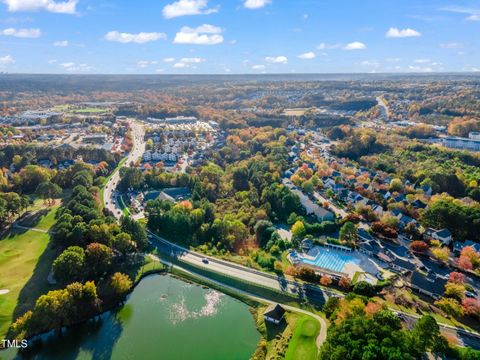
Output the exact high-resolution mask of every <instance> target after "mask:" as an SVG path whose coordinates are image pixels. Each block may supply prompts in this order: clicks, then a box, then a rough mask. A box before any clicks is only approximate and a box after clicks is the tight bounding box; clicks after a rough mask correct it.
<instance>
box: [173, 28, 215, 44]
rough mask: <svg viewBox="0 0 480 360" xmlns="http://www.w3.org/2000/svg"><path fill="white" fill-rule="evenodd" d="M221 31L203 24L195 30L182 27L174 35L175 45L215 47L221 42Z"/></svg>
mask: <svg viewBox="0 0 480 360" xmlns="http://www.w3.org/2000/svg"><path fill="white" fill-rule="evenodd" d="M221 33H222V29H221V28H219V27H217V26H213V25H209V24H203V25H200V26H199V27H196V28H191V27H188V26H184V27H182V28H181V29H180V31H179V32H177V34H176V35H175V39H174V40H173V42H174V43H175V44H193V45H216V44H221V43H222V42H223V36H222V35H221Z"/></svg>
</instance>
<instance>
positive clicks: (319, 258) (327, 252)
mask: <svg viewBox="0 0 480 360" xmlns="http://www.w3.org/2000/svg"><path fill="white" fill-rule="evenodd" d="M315 253H316V255H315ZM309 255H313V256H315V257H314V258H313V259H311V258H305V257H300V259H301V261H302V262H303V263H305V264H308V265H314V266H318V267H321V268H324V269H327V270H331V271H335V272H343V268H344V267H345V265H346V264H347V263H353V264H357V265H359V264H360V259H359V258H358V257H357V256H355V253H348V252H342V251H338V250H332V249H328V248H324V247H316V248H315V249H312V250H311V251H310V252H309Z"/></svg>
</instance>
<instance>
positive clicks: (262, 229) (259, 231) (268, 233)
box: [254, 220, 275, 248]
mask: <svg viewBox="0 0 480 360" xmlns="http://www.w3.org/2000/svg"><path fill="white" fill-rule="evenodd" d="M254 231H255V237H256V239H257V242H258V244H259V245H260V247H262V248H263V247H264V246H265V245H266V244H267V242H268V241H269V240H270V239H271V237H272V234H273V233H274V232H275V228H274V227H273V224H272V223H271V222H270V221H268V220H259V221H257V223H256V224H255V226H254Z"/></svg>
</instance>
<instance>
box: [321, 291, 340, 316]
mask: <svg viewBox="0 0 480 360" xmlns="http://www.w3.org/2000/svg"><path fill="white" fill-rule="evenodd" d="M339 306H340V298H338V297H336V296H331V297H329V298H328V300H327V302H326V303H325V304H324V305H323V308H322V310H323V312H324V313H325V316H326V317H327V319H330V318H331V317H332V315H333V314H334V312H335V311H336V310H337V309H338V308H339Z"/></svg>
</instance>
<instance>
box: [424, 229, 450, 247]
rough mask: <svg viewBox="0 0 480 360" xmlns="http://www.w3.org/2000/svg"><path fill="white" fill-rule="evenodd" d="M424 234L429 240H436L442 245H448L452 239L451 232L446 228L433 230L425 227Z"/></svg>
mask: <svg viewBox="0 0 480 360" xmlns="http://www.w3.org/2000/svg"><path fill="white" fill-rule="evenodd" d="M424 236H425V238H426V239H429V240H438V241H440V242H442V243H443V244H444V245H449V244H450V243H451V242H452V240H453V236H452V233H451V232H450V230H448V229H441V230H435V229H432V228H427V229H425V233H424Z"/></svg>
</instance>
